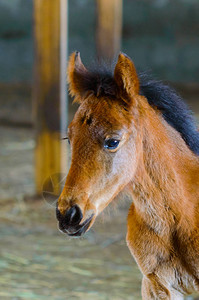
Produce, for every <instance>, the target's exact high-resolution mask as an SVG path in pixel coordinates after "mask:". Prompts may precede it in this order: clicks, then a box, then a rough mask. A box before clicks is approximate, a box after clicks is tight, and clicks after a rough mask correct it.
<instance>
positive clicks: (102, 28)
mask: <svg viewBox="0 0 199 300" xmlns="http://www.w3.org/2000/svg"><path fill="white" fill-rule="evenodd" d="M121 33H122V0H97V34H96V39H97V41H96V42H97V54H98V56H99V57H103V58H106V59H107V58H108V59H112V58H113V57H114V55H115V54H117V53H118V52H119V51H120V47H121Z"/></svg>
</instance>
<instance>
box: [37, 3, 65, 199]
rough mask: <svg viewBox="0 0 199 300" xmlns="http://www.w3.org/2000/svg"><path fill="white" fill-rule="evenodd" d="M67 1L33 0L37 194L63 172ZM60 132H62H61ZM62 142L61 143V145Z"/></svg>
mask: <svg viewBox="0 0 199 300" xmlns="http://www.w3.org/2000/svg"><path fill="white" fill-rule="evenodd" d="M66 34H67V0H50V1H49V0H34V37H35V62H34V86H33V101H34V102H33V109H34V116H35V129H36V149H35V182H36V193H37V194H41V193H42V186H43V183H44V181H45V180H46V179H47V178H48V177H49V176H51V175H53V174H55V173H61V172H64V171H65V170H66V167H67V166H66V157H67V153H66V151H67V150H66V142H65V141H64V142H63V141H62V140H61V137H63V135H64V134H66V128H67V124H66V123H67V120H66V93H65V92H64V90H66V86H65V82H66V79H65V75H64V74H65V72H66V47H67V46H66ZM63 131H64V132H65V133H63ZM63 143H64V144H63Z"/></svg>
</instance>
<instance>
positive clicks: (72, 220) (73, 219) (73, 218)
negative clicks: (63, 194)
mask: <svg viewBox="0 0 199 300" xmlns="http://www.w3.org/2000/svg"><path fill="white" fill-rule="evenodd" d="M82 218H83V216H82V212H81V210H80V208H79V206H77V205H74V206H72V207H71V208H70V209H69V210H68V211H67V213H66V219H67V220H68V223H69V224H70V225H75V224H79V222H80V221H81V219H82Z"/></svg>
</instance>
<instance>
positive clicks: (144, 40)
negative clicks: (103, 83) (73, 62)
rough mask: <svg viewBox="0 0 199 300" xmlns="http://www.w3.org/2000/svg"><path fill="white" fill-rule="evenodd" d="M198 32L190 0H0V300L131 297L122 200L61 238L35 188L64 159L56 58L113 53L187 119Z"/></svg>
mask: <svg viewBox="0 0 199 300" xmlns="http://www.w3.org/2000/svg"><path fill="white" fill-rule="evenodd" d="M198 32H199V1H198V0H123V1H122V0H109V1H104V0H96V1H95V0H68V1H67V0H55V1H52V2H51V1H48V0H34V1H33V0H9V1H8V0H0V65H1V68H0V107H1V109H0V145H1V146H0V154H1V156H0V168H1V176H0V191H1V193H0V206H1V210H0V220H1V221H0V243H1V249H0V299H96V300H98V299H103V300H105V299H114V300H117V299H118V300H121V299H136V300H137V299H138V300H139V299H141V296H140V285H141V274H140V272H139V270H138V267H137V266H136V263H135V262H134V261H133V259H132V257H131V255H130V253H129V251H128V249H127V246H126V244H125V233H126V216H127V211H128V207H129V205H130V202H129V201H126V202H124V201H123V205H119V206H118V207H117V208H115V206H114V205H112V206H110V208H108V209H107V210H106V212H105V213H104V214H103V215H102V217H101V218H99V220H97V221H96V224H95V225H94V226H93V228H92V230H90V231H89V232H88V233H87V234H86V235H85V237H84V238H82V239H80V240H71V239H69V238H66V237H65V236H63V235H62V234H61V233H60V232H58V230H57V223H56V220H55V209H54V202H53V201H54V199H55V198H56V197H55V198H53V199H50V200H49V198H48V197H47V198H46V197H44V194H43V195H42V192H43V188H44V186H43V183H44V182H45V181H46V179H47V181H48V178H49V176H51V175H53V174H62V176H64V175H65V174H66V173H67V170H68V167H69V161H70V150H69V149H68V146H67V142H65V141H61V137H63V136H64V135H65V134H66V128H67V124H68V123H69V122H70V121H71V119H72V118H73V115H74V113H75V110H76V109H77V106H76V105H72V100H71V99H70V97H69V96H68V95H67V92H66V91H67V88H66V84H65V82H66V78H65V77H66V76H65V71H66V62H67V57H68V55H69V54H70V53H71V52H72V51H75V50H78V51H80V52H81V57H82V61H83V62H84V64H85V65H88V64H89V63H90V61H93V60H94V59H96V58H100V57H102V58H103V59H105V60H112V59H113V60H114V59H115V57H116V56H117V53H118V52H119V51H120V50H122V51H123V52H125V53H127V54H128V55H129V56H130V57H131V58H132V60H133V61H134V63H135V65H136V67H137V69H138V70H144V71H149V72H151V73H152V74H154V76H155V77H156V78H158V79H161V80H163V81H165V82H168V83H169V84H170V85H172V86H173V87H175V88H176V89H177V91H178V92H179V93H180V94H181V95H182V96H183V97H184V99H185V100H186V102H187V103H188V105H189V106H190V107H191V109H192V110H193V112H194V114H195V116H196V118H197V120H199V100H198V99H199V79H198V78H199V58H198V54H199V35H198ZM56 180H57V179H56ZM47 189H51V187H50V186H49V184H47ZM50 192H53V193H54V190H52V191H50ZM53 195H54V194H53ZM55 196H56V195H55ZM107 228H108V230H107ZM187 299H197V298H192V297H189V298H187Z"/></svg>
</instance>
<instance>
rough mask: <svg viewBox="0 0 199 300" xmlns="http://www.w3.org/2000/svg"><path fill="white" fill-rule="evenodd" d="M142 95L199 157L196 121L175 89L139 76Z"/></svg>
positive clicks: (198, 134)
mask: <svg viewBox="0 0 199 300" xmlns="http://www.w3.org/2000/svg"><path fill="white" fill-rule="evenodd" d="M139 79H140V87H141V93H142V94H143V95H144V96H145V97H146V98H147V100H148V103H149V104H150V105H151V106H154V107H156V108H157V109H158V110H160V111H161V112H162V115H163V117H164V119H165V120H166V121H167V123H169V125H171V126H172V127H173V128H175V129H176V130H177V131H178V132H179V133H180V134H181V136H182V138H183V140H184V141H185V143H186V144H187V145H188V147H189V148H190V149H191V150H192V151H193V152H194V153H195V154H197V155H199V131H198V130H197V126H196V121H195V119H194V117H193V115H192V112H191V111H190V110H189V108H188V106H187V105H186V103H185V102H184V100H183V99H182V98H181V97H180V96H179V95H178V94H177V93H176V91H175V90H174V89H172V88H171V87H169V86H168V85H165V84H163V83H162V82H161V81H156V80H153V79H150V78H149V77H148V76H146V75H143V74H141V75H140V76H139Z"/></svg>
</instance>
